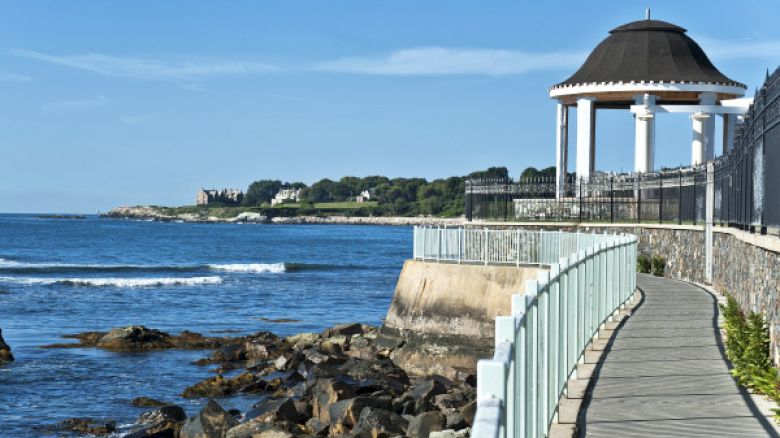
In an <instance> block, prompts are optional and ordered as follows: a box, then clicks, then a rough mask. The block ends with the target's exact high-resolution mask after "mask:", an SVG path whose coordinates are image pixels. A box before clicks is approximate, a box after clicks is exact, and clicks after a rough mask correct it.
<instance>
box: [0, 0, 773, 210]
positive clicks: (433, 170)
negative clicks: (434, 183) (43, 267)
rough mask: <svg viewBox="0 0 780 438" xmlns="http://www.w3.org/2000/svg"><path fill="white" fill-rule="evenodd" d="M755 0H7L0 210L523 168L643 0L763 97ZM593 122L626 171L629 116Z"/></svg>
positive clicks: (767, 16)
mask: <svg viewBox="0 0 780 438" xmlns="http://www.w3.org/2000/svg"><path fill="white" fill-rule="evenodd" d="M750 4H751V7H750V8H746V7H743V6H742V5H741V4H740V3H735V2H733V1H728V2H726V1H709V2H707V6H706V7H702V3H700V2H680V1H646V2H633V1H632V2H628V1H609V2H606V1H603V2H580V1H578V2H533V3H531V2H522V1H490V2H476V1H453V0H449V1H425V2H421V1H392V2H375V1H365V0H363V1H357V0H355V1H328V2H324V1H276V2H271V1H263V2H260V1H230V2H216V1H214V2H197V1H165V2H160V1H132V2H130V1H126V2H102V1H67V2H58V1H48V2H43V1H35V0H25V1H24V2H18V1H5V0H4V1H0V211H4V212H94V211H95V209H101V210H107V209H109V208H111V207H114V206H117V205H134V204H158V205H182V204H191V203H193V201H194V196H195V192H196V190H197V189H199V188H200V187H201V186H205V187H237V188H244V189H245V188H246V186H247V185H248V184H249V183H250V182H251V181H253V180H256V179H261V178H275V179H282V180H286V181H304V182H306V183H312V182H314V181H316V180H318V179H320V178H325V177H328V178H339V177H341V176H344V175H357V176H365V175H372V174H382V175H387V176H390V177H396V176H405V177H411V176H421V177H426V178H428V179H432V178H437V177H445V176H450V175H462V174H466V173H468V172H470V171H473V170H477V169H481V168H485V167H487V166H492V165H503V166H507V167H509V169H510V171H511V172H512V174H513V175H517V174H519V172H520V171H522V170H523V169H524V168H525V167H526V166H537V167H544V166H548V165H552V164H553V161H554V156H555V152H554V141H555V127H554V125H555V104H554V101H552V100H550V99H549V97H548V95H547V87H548V86H550V85H552V84H554V83H556V82H558V81H560V80H562V79H565V78H566V77H567V76H568V75H569V74H571V73H572V72H574V70H576V68H577V67H579V65H580V64H581V63H582V61H584V58H585V57H586V56H587V54H588V52H589V51H590V50H591V49H592V48H593V47H594V46H595V45H596V44H597V43H598V42H599V41H601V40H602V39H603V38H605V37H606V36H607V32H608V31H609V30H610V29H612V28H614V27H616V26H618V25H620V24H623V23H626V22H629V21H633V20H637V19H641V18H643V17H644V8H645V7H647V6H649V7H651V8H652V14H653V17H654V18H657V19H661V20H666V21H670V22H672V23H675V24H678V25H680V26H682V27H684V28H686V29H688V34H689V35H690V36H691V37H693V38H694V39H696V40H697V41H698V42H699V43H700V44H701V45H702V47H703V48H704V50H705V51H706V52H707V53H708V54H709V55H710V58H711V59H712V60H713V62H714V63H715V65H716V66H717V67H718V68H719V69H720V70H721V71H722V72H724V73H725V74H726V75H728V76H730V77H732V78H734V79H736V80H738V81H741V82H744V83H746V84H748V86H749V92H748V94H750V95H752V93H753V90H754V88H755V87H757V86H759V85H760V84H761V83H762V82H763V78H764V75H765V71H766V69H767V68H771V69H774V68H775V67H776V66H777V65H778V63H780V26H777V20H778V18H780V17H779V14H780V12H777V7H776V6H777V3H776V1H755V2H750ZM572 116H574V114H572ZM598 122H599V123H598V132H597V157H596V163H597V167H598V168H599V169H602V170H621V169H624V170H629V169H631V167H632V163H633V152H632V148H633V122H632V118H631V115H630V114H629V113H628V112H624V111H602V112H599V114H598ZM572 153H573V152H572ZM689 157H690V121H689V120H688V119H687V117H686V116H685V115H681V114H677V115H662V116H661V117H659V120H658V124H657V155H656V164H657V165H677V164H680V163H687V162H688V161H689V159H690V158H689Z"/></svg>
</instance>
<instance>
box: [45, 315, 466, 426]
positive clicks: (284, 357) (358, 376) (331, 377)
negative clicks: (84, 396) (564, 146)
mask: <svg viewBox="0 0 780 438" xmlns="http://www.w3.org/2000/svg"><path fill="white" fill-rule="evenodd" d="M66 337H67V338H72V339H77V340H78V342H76V343H70V344H56V345H50V346H47V347H48V348H65V347H79V348H100V349H105V350H109V351H122V352H126V351H149V350H162V349H209V350H212V352H211V353H210V354H209V355H208V356H206V357H204V358H202V359H200V360H198V361H196V362H195V365H198V366H213V367H214V368H213V371H214V372H215V373H216V375H215V376H214V377H210V378H207V379H204V380H203V381H201V382H199V383H197V384H195V385H192V386H190V387H187V388H182V393H181V394H182V396H183V397H184V398H195V399H208V402H207V403H206V405H205V407H203V408H202V410H201V411H200V412H199V413H197V414H196V415H193V416H191V417H187V416H186V414H185V413H184V410H183V409H182V408H181V407H179V406H176V405H172V404H169V403H166V402H164V401H158V400H153V399H150V398H146V397H143V396H142V395H141V394H139V396H141V397H139V398H137V399H135V400H133V404H134V405H135V406H140V407H151V408H154V409H151V410H149V411H147V412H144V413H143V414H142V415H141V416H140V417H139V418H138V420H137V421H136V423H135V425H134V426H133V427H132V428H130V430H122V431H121V432H122V433H127V434H126V435H125V436H126V437H129V438H150V437H171V438H196V437H197V438H291V437H326V436H330V437H335V436H345V437H356V438H357V437H360V438H369V437H370V438H379V437H391V436H408V437H412V438H428V437H434V438H436V437H438V438H449V437H465V436H468V433H469V430H470V429H469V428H470V427H471V425H472V423H473V421H474V414H475V411H476V402H475V399H476V377H475V376H474V375H473V374H470V373H469V372H463V371H457V370H454V369H452V370H450V372H449V373H448V375H447V376H443V375H435V374H434V375H419V376H412V375H409V374H407V372H406V371H404V369H402V368H400V367H399V366H398V365H396V364H395V363H394V362H393V360H392V356H393V353H394V351H396V350H397V349H398V348H399V347H401V345H400V344H399V343H398V342H397V341H395V340H393V339H385V338H384V337H383V336H382V335H381V334H380V331H379V329H378V328H376V327H372V326H367V325H361V324H357V323H353V324H342V325H337V326H334V327H331V328H329V329H327V330H325V331H323V332H322V333H302V334H298V335H293V336H288V337H278V336H276V335H274V334H272V333H269V332H258V333H255V334H252V335H248V336H241V337H224V338H212V337H206V336H202V335H200V334H198V333H192V332H186V331H185V332H182V333H181V334H179V335H171V334H168V333H164V332H161V331H159V330H154V329H149V328H146V327H143V326H130V327H121V328H115V329H113V330H111V331H109V332H86V333H78V334H73V335H66ZM233 394H250V395H252V396H257V399H258V401H257V403H255V404H254V405H253V406H252V408H251V409H249V410H248V411H247V412H238V411H235V410H231V411H225V410H224V409H223V408H222V407H221V406H220V404H219V403H218V402H217V401H215V400H214V398H220V397H227V396H230V395H233ZM58 429H60V430H64V431H70V432H76V433H82V434H83V433H86V434H92V435H108V434H112V433H116V432H117V427H116V422H114V421H105V420H103V421H95V420H92V419H89V418H73V419H69V420H67V421H65V422H63V423H61V424H60V425H58Z"/></svg>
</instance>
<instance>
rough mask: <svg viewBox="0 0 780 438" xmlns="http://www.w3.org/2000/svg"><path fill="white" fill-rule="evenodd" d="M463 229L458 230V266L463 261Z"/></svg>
mask: <svg viewBox="0 0 780 438" xmlns="http://www.w3.org/2000/svg"><path fill="white" fill-rule="evenodd" d="M462 240H463V228H458V264H460V261H461V259H463V242H462Z"/></svg>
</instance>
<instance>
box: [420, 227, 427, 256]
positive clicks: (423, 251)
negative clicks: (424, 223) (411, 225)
mask: <svg viewBox="0 0 780 438" xmlns="http://www.w3.org/2000/svg"><path fill="white" fill-rule="evenodd" d="M420 231H421V233H422V261H425V252H426V249H427V248H426V247H425V240H426V239H425V238H426V237H428V229H427V228H426V227H420Z"/></svg>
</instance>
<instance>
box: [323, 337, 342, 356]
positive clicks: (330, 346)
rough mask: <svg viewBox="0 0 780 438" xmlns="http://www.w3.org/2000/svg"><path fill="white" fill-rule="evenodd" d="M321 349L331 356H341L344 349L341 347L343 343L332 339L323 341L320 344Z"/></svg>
mask: <svg viewBox="0 0 780 438" xmlns="http://www.w3.org/2000/svg"><path fill="white" fill-rule="evenodd" d="M320 351H321V352H323V353H325V354H327V355H330V356H341V355H342V354H344V351H343V350H342V349H341V344H339V343H337V342H333V341H330V340H326V341H322V343H321V344H320Z"/></svg>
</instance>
